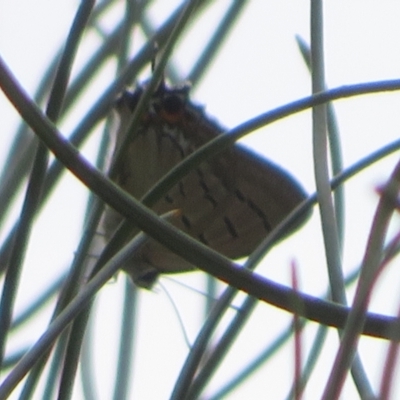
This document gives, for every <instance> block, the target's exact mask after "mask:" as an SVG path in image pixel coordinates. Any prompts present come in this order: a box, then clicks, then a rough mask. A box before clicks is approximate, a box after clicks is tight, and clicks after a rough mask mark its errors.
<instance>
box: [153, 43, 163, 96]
mask: <svg viewBox="0 0 400 400" xmlns="http://www.w3.org/2000/svg"><path fill="white" fill-rule="evenodd" d="M159 50H160V49H159V46H158V43H157V42H155V43H154V46H153V57H152V59H151V72H152V73H154V71H155V70H156V67H157V65H158V62H159V61H158V60H159V55H160V51H159ZM164 88H165V71H163V72H162V74H161V78H160V82H159V83H158V85H157V89H156V90H155V92H158V91H159V90H163V89H164Z"/></svg>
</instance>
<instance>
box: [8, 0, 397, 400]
mask: <svg viewBox="0 0 400 400" xmlns="http://www.w3.org/2000/svg"><path fill="white" fill-rule="evenodd" d="M155 3H162V2H160V1H157V2H155ZM165 3H168V8H169V7H170V5H172V4H173V3H179V2H173V1H169V2H165ZM165 3H164V5H165ZM215 3H216V6H215V9H214V10H213V12H212V13H209V15H207V16H206V17H205V18H204V20H203V21H202V23H201V24H198V26H196V27H194V29H193V30H192V31H191V34H190V37H188V38H187V39H185V40H184V42H183V44H182V45H181V47H180V48H178V49H177V50H176V52H175V55H176V56H177V58H176V59H177V60H179V61H178V63H177V66H178V67H179V68H180V69H181V73H182V76H183V77H184V76H185V74H186V73H187V72H188V71H189V70H190V67H191V65H192V62H193V60H194V59H195V58H196V56H197V54H198V50H199V47H200V46H201V44H202V43H203V42H204V41H205V39H204V35H207V34H208V29H206V30H205V25H204V21H207V25H208V24H212V21H216V20H217V19H215V15H217V14H218V13H219V12H221V11H220V10H224V9H225V8H226V5H229V4H230V2H229V1H225V0H222V1H215ZM77 5H78V2H76V1H74V2H73V1H66V0H58V1H56V2H55V1H52V0H36V1H34V2H32V1H27V0H3V1H1V2H0V54H1V56H2V57H3V59H4V60H5V61H6V63H7V64H8V65H9V67H10V68H11V69H12V70H13V72H14V74H15V75H16V76H17V78H18V79H19V81H20V82H21V84H22V85H23V86H24V88H25V89H26V90H27V91H28V92H29V93H33V92H34V89H35V88H36V85H37V83H38V80H39V78H40V76H41V73H42V70H43V68H44V65H46V64H47V62H48V61H49V60H50V59H51V57H52V56H53V53H54V51H55V50H56V49H57V48H58V46H59V45H60V44H61V40H62V39H63V38H64V37H65V35H66V32H67V31H68V29H69V26H70V23H71V20H72V17H73V15H74V12H75V9H76V7H77ZM324 6H325V9H324V12H325V21H324V22H325V29H326V32H325V45H326V47H325V49H326V53H325V65H326V80H327V86H328V87H330V88H332V87H336V86H341V85H344V84H351V83H360V82H367V81H372V80H383V79H394V78H398V76H399V72H400V51H399V43H400V25H399V20H400V3H398V2H396V1H389V0H387V1H384V2H376V1H363V2H361V1H353V2H344V1H336V2H325V4H324ZM166 8H167V7H166ZM166 12H167V13H168V11H166V10H164V9H162V8H161V7H155V8H154V13H153V15H154V21H163V20H164V18H165V15H166V14H165V13H166ZM214 13H215V14H214ZM106 25H107V21H105V22H104V27H105V28H106ZM295 35H300V36H301V37H302V38H303V39H305V40H306V41H307V42H309V2H307V1H303V0H300V1H299V0H296V1H294V0H292V1H280V2H276V1H262V0H253V1H250V2H249V4H248V5H247V7H246V10H245V11H244V13H243V14H242V16H241V18H240V19H239V21H238V23H237V25H236V26H235V27H234V29H233V31H232V33H231V35H230V37H229V39H228V40H227V41H226V43H225V45H224V47H223V49H222V50H221V52H220V54H219V56H218V57H217V58H216V59H215V61H213V64H212V65H211V66H210V68H209V70H208V73H207V74H206V76H205V77H204V79H203V81H202V82H201V84H200V85H199V86H198V87H197V88H196V90H195V91H194V92H193V93H192V98H193V100H194V101H195V102H197V103H200V104H203V105H205V107H206V112H207V113H208V114H209V115H210V116H212V117H214V118H216V119H217V120H218V121H219V122H220V123H221V124H223V125H225V126H226V127H228V128H232V127H235V126H236V125H237V124H239V123H241V122H244V121H246V120H248V119H250V118H252V117H254V116H256V115H258V114H260V113H262V112H265V111H267V110H269V109H273V108H275V107H277V106H280V105H283V104H285V103H288V102H290V101H292V100H295V99H298V98H301V97H304V96H306V95H308V94H309V93H310V90H311V89H310V88H311V82H310V76H309V73H308V71H307V69H306V67H305V65H304V62H303V60H302V58H301V56H300V53H299V51H298V49H297V45H296V41H295ZM93 40H95V38H93ZM83 48H84V49H85V48H86V49H90V41H87V42H86V43H85V45H84V46H83ZM84 55H85V53H84V50H83V51H82V53H81V54H79V55H78V59H77V65H79V62H80V60H81V59H83V58H84ZM147 76H148V74H147V75H145V76H144V78H146V77H147ZM110 79H112V74H111V73H107V71H105V72H104V74H102V76H101V77H99V79H98V81H97V82H96V87H94V88H92V89H91V92H90V93H89V94H88V96H87V99H84V101H82V106H81V108H78V110H77V112H76V114H75V115H74V116H73V117H71V118H70V119H69V120H68V121H66V122H65V123H64V124H63V125H62V126H61V131H62V132H63V133H64V134H65V135H68V134H69V133H70V132H71V130H72V129H73V127H74V126H75V123H76V120H77V118H79V116H80V115H82V113H84V112H85V107H89V106H90V104H91V102H93V99H95V98H96V96H98V95H99V94H100V93H102V92H103V90H104V88H105V87H107V85H108V84H109V83H110ZM85 102H86V103H85ZM399 109H400V93H396V92H394V93H391V94H379V95H373V96H363V97H356V98H351V99H348V100H342V101H339V102H336V103H335V110H336V113H337V118H338V124H339V128H340V132H341V138H342V141H343V143H342V146H343V158H344V165H345V166H349V165H351V164H352V163H354V162H356V161H357V160H359V159H360V158H362V157H364V156H366V155H367V154H369V153H370V152H371V151H373V150H375V149H377V148H379V147H381V146H383V145H385V144H387V143H389V142H391V141H393V140H395V139H396V138H398V135H399V115H400V114H399ZM310 115H311V113H310V112H303V113H301V114H298V115H295V116H292V117H290V118H287V119H285V120H283V121H280V122H279V123H275V124H273V125H270V126H268V127H267V128H265V129H262V130H259V131H257V132H256V133H253V134H252V135H250V136H249V137H247V138H246V139H245V140H243V142H244V143H245V144H246V145H248V146H250V147H253V148H254V149H255V150H257V151H258V152H260V153H262V154H264V155H265V156H267V157H268V158H270V159H273V160H274V161H275V162H277V163H279V164H280V165H282V166H283V167H284V168H286V169H288V170H289V171H291V173H292V174H294V175H295V176H296V177H297V179H298V180H299V181H300V182H301V183H302V184H303V185H304V187H305V188H306V189H307V191H309V192H310V193H311V192H313V191H314V186H315V185H314V176H313V164H312V147H311V145H312V144H311V139H312V133H311V118H310ZM0 116H1V126H2V139H1V140H2V146H0V161H1V160H3V159H4V157H5V155H6V153H7V151H8V145H9V143H10V142H11V138H12V134H13V132H14V129H15V127H16V126H17V121H18V116H17V114H16V113H15V112H14V110H13V108H12V107H11V106H10V105H9V104H8V102H7V100H6V99H5V98H4V96H3V95H2V94H0ZM95 142H96V140H92V141H91V142H90V143H88V145H87V146H86V147H85V151H84V152H85V154H86V155H87V156H88V157H92V158H93V156H94V150H95V147H94V144H95ZM397 159H398V154H395V155H394V156H391V157H389V158H388V159H387V160H385V161H383V162H381V163H379V165H377V166H375V167H373V168H371V169H369V170H368V171H367V172H363V173H362V174H360V175H359V176H358V177H357V178H356V179H352V180H351V181H350V182H349V183H348V184H347V185H346V200H347V201H346V224H347V230H346V237H345V248H344V258H343V268H344V271H345V273H349V272H350V271H353V270H354V269H355V268H356V267H357V266H358V265H359V263H360V261H361V259H362V256H363V253H364V250H365V243H366V240H367V235H368V232H369V228H370V225H371V221H372V217H373V212H374V209H375V206H376V203H377V200H378V196H377V194H376V193H375V188H376V187H377V186H378V185H381V184H383V183H384V182H385V181H386V180H387V178H388V176H389V175H390V173H391V171H392V167H393V166H394V163H395V162H396V161H397ZM85 193H86V192H85V190H84V188H83V186H82V185H81V184H80V183H79V182H78V181H77V180H76V179H75V178H73V177H72V176H71V175H70V174H68V175H66V176H65V178H64V181H63V184H62V185H60V186H59V187H58V189H57V190H56V192H55V193H54V195H53V197H52V198H51V201H50V202H49V204H48V206H47V207H46V210H45V212H43V214H42V216H41V217H40V219H39V221H38V223H37V225H36V226H35V229H34V231H33V234H32V242H31V245H30V248H29V252H28V255H27V260H26V263H27V265H29V266H30V267H29V268H27V269H26V271H24V275H23V278H22V282H21V285H22V286H21V287H22V289H21V295H20V297H19V298H18V303H17V310H21V309H23V308H24V306H25V305H26V304H29V302H30V301H31V299H32V298H34V297H35V296H36V295H37V294H38V293H39V292H40V290H41V289H42V288H43V287H45V285H46V282H47V281H48V280H49V279H50V278H51V277H56V276H58V274H59V271H60V270H59V268H65V267H66V266H67V265H68V264H69V263H70V262H71V260H72V258H73V253H74V250H75V249H76V247H77V243H78V239H79V238H78V236H77V235H78V234H79V232H80V224H79V223H76V221H79V218H81V215H82V204H83V201H84V198H85V197H84V196H85ZM18 207H19V205H17V206H16V210H17V211H18V210H19V209H18ZM13 218H15V216H12V215H11V216H10V221H13ZM60 227H62V229H60ZM393 227H394V229H396V228H397V229H398V220H397V221H395V222H394V224H393ZM0 234H1V237H4V235H5V232H0ZM44 245H46V246H48V247H50V248H52V249H53V251H54V254H52V256H46V257H43V251H42V250H41V249H43V246H44ZM322 249H323V247H322V238H321V234H320V228H319V218H318V212H315V213H314V216H313V219H312V220H311V221H310V222H309V223H308V224H307V226H305V227H304V229H303V230H302V231H301V232H299V233H296V234H295V235H294V236H293V237H291V238H290V239H288V240H287V241H285V242H284V243H282V244H280V245H279V248H277V249H275V250H274V251H272V252H271V254H269V255H268V256H267V257H266V259H265V262H264V263H263V265H262V266H260V268H259V269H258V270H257V271H258V272H259V273H260V274H263V275H265V276H267V277H268V278H269V279H273V280H276V281H277V282H281V283H284V284H287V285H290V262H291V261H292V260H293V259H295V260H296V262H297V264H298V266H299V271H300V285H301V290H303V291H304V292H306V293H309V294H313V295H321V294H323V293H324V292H325V288H326V282H327V278H326V277H327V274H326V269H325V267H324V266H325V259H324V254H323V250H322ZM47 251H48V249H47V250H46V254H47ZM395 264H396V263H393V265H391V266H390V267H389V269H388V271H386V272H385V273H384V275H383V276H382V278H381V279H380V281H379V283H378V288H377V290H378V291H377V293H376V294H375V295H374V296H373V303H372V305H371V310H373V311H376V312H382V313H385V314H393V313H395V312H396V311H397V307H398V304H399V300H400V299H399V295H398V293H399V291H398V287H399V282H400V280H399V278H400V273H399V271H398V270H399V269H398V266H396V265H395ZM38 271H39V272H38ZM176 279H177V280H179V281H181V282H184V283H185V284H188V285H190V286H191V287H195V288H199V289H200V290H203V279H202V275H201V274H200V273H191V274H182V275H179V276H177V277H176ZM161 282H162V284H163V285H165V286H166V287H167V288H168V291H169V292H170V294H171V296H172V297H173V298H174V301H175V303H176V304H177V307H178V309H179V312H180V314H181V317H182V319H183V321H184V325H185V329H186V330H187V332H188V335H189V339H190V340H192V341H193V340H194V338H195V336H196V333H197V331H198V329H199V327H200V326H201V317H202V314H201V304H202V298H201V295H199V294H198V293H197V292H192V291H191V290H189V289H185V288H181V287H180V286H179V285H176V284H175V283H174V282H171V281H170V280H169V279H166V278H163V279H162V280H161ZM122 286H123V280H122V279H118V280H117V282H114V283H110V284H109V285H107V286H106V287H105V288H104V289H103V291H102V295H101V296H100V302H99V304H98V310H99V312H100V313H101V319H100V321H99V325H97V329H98V332H100V335H98V338H97V340H99V344H98V346H99V347H98V349H100V346H101V354H99V357H98V359H97V360H98V364H97V368H96V373H97V374H98V377H99V380H98V384H99V388H101V389H102V390H104V392H103V394H102V396H101V397H100V398H101V399H108V398H109V396H110V395H109V392H108V390H110V388H109V385H111V383H110V379H109V376H107V374H109V372H110V368H109V364H110V362H112V361H110V360H113V358H114V355H113V354H114V351H116V348H117V343H116V342H115V339H114V336H113V334H114V332H113V329H112V327H114V326H117V325H118V320H117V319H116V318H117V317H116V313H115V307H118V309H119V308H120V307H121V306H120V304H119V303H118V300H120V299H119V297H120V293H121V288H122ZM350 293H352V290H350V291H349V294H350ZM140 317H141V322H140V331H139V337H138V341H137V343H138V345H137V347H136V351H137V357H138V360H139V361H138V362H137V364H136V367H135V371H134V374H135V375H134V381H133V382H134V390H133V395H132V397H131V398H132V399H133V398H136V399H150V398H152V399H156V398H157V399H164V398H168V395H169V393H170V391H171V388H172V385H173V383H174V379H175V378H176V376H177V373H178V372H179V370H180V367H181V365H182V363H183V361H184V360H185V356H186V353H187V345H186V344H185V341H184V338H183V333H182V330H181V327H180V325H179V322H178V318H177V317H176V314H175V311H174V309H173V307H172V306H171V304H170V302H169V300H168V299H167V296H166V295H165V293H164V292H163V291H162V290H161V289H160V288H156V290H155V292H146V291H143V292H142V293H141V298H140ZM288 322H289V318H288V315H287V314H286V313H284V312H281V311H280V310H277V309H275V308H272V307H270V306H268V305H265V304H260V305H259V306H258V307H257V310H256V312H255V314H254V316H253V317H252V318H251V320H250V321H249V323H248V324H247V325H246V327H245V329H244V331H243V332H242V334H241V335H240V337H239V339H238V340H237V342H236V344H235V346H234V349H233V350H232V351H231V353H230V354H229V355H228V357H227V358H226V360H225V361H224V363H223V364H222V366H221V370H220V372H219V373H218V374H217V375H216V377H215V378H214V379H213V381H212V384H211V385H210V390H209V391H208V392H209V393H212V392H213V391H214V389H216V388H218V387H219V385H220V384H221V382H224V381H225V380H226V379H227V377H229V376H230V375H231V374H232V373H234V371H237V370H238V369H239V368H240V366H241V365H242V364H243V363H244V362H245V361H247V359H250V358H251V357H252V356H254V355H256V354H257V353H258V352H259V351H260V349H261V348H263V347H264V346H265V345H266V344H267V343H268V342H269V341H271V340H272V338H275V337H276V335H277V334H278V333H279V332H280V331H281V329H282V328H283V327H285V326H286V324H287V323H288ZM45 323H46V316H44V318H43V324H45ZM44 326H45V325H40V324H38V325H37V326H35V327H33V328H32V329H31V330H30V332H29V333H30V335H31V338H32V337H33V335H34V334H36V335H39V334H40V332H41V331H42V329H43V328H44ZM314 331H315V326H314V327H313V325H310V328H309V330H308V331H307V334H306V335H305V338H304V346H305V350H308V349H309V348H310V346H311V345H312V343H311V340H312V338H313V335H312V333H313V332H314ZM99 336H101V341H100V338H99ZM20 341H21V342H19V343H30V340H28V339H27V338H26V337H24V336H23V335H21V338H20ZM19 343H16V344H15V347H16V348H18V345H19ZM337 343H338V339H337V334H336V332H334V331H333V330H332V331H331V333H330V335H329V339H328V342H327V343H326V345H325V350H324V352H323V354H322V356H321V362H320V364H319V366H318V368H317V371H316V372H315V373H314V376H313V378H312V380H311V382H310V383H309V386H308V388H309V389H307V391H306V394H305V397H304V398H305V399H315V398H319V396H320V394H321V392H322V390H323V387H324V385H325V383H326V379H327V377H328V373H329V370H330V367H331V364H332V360H333V357H334V355H335V351H336V349H337ZM385 349H386V346H385V345H382V341H379V340H376V339H362V340H361V343H360V353H361V355H362V359H363V361H365V366H366V369H367V372H368V374H369V377H370V379H371V382H372V384H373V385H376V387H379V382H380V379H381V372H382V365H383V362H384V357H385V356H386V353H385V352H384V350H385ZM292 360H293V346H292V345H289V346H286V348H285V349H284V350H281V354H280V356H279V357H277V358H276V359H274V361H273V362H271V364H270V365H268V366H266V367H265V368H263V369H261V370H260V371H259V372H258V373H256V374H254V376H253V377H252V379H250V380H249V382H248V383H247V384H244V385H243V386H241V387H240V389H239V390H237V392H236V393H235V394H234V395H230V397H229V399H234V400H236V399H242V398H245V397H246V396H247V398H271V399H283V398H285V396H286V395H287V391H288V388H289V387H290V383H291V382H292V379H293V372H292V370H293V366H292V364H293V362H292ZM111 371H113V369H112V368H111ZM397 377H398V378H399V375H397ZM278 379H279V384H278V385H276V382H277V380H278ZM80 396H81V394H80V388H79V387H77V389H76V394H75V395H74V399H80V398H81V397H80ZM355 396H356V394H355V392H354V388H353V386H352V384H351V383H348V384H347V385H346V388H345V391H344V394H343V398H357V397H355Z"/></svg>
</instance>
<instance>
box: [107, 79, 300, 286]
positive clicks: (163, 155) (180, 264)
mask: <svg viewBox="0 0 400 400" xmlns="http://www.w3.org/2000/svg"><path fill="white" fill-rule="evenodd" d="M142 92H143V89H142V88H141V87H139V88H138V89H136V90H135V91H134V92H133V93H132V92H125V93H124V94H123V95H122V96H121V98H120V99H119V101H118V104H117V111H118V114H119V117H120V127H119V131H118V132H117V137H116V147H117V148H118V146H119V145H121V143H120V141H121V140H122V139H121V137H122V134H121V132H123V131H124V129H126V126H125V125H124V124H126V121H127V120H128V119H129V116H130V115H131V113H132V112H133V111H134V109H135V106H136V105H137V102H138V100H139V98H140V95H141V93H142ZM188 92H189V89H188V87H187V86H179V87H172V88H169V87H167V86H166V85H165V84H164V83H163V84H161V85H160V87H159V88H158V89H157V91H156V92H155V93H154V95H153V98H152V99H151V101H150V104H149V105H148V107H147V109H146V111H145V112H144V115H143V116H142V122H141V124H140V126H139V128H138V130H137V132H135V133H134V135H132V140H130V139H129V138H128V140H127V142H125V144H124V148H123V150H122V152H121V153H119V154H120V156H119V159H118V160H116V162H117V168H115V170H114V171H115V174H114V175H113V176H112V179H113V180H114V181H115V182H116V183H117V184H118V185H120V186H121V187H122V188H123V189H124V190H126V191H127V192H128V193H130V194H131V195H132V196H134V197H135V198H137V199H140V198H141V197H142V196H143V195H144V194H145V193H146V192H147V191H148V190H149V189H150V188H151V187H152V186H153V185H154V184H155V183H156V182H158V181H159V180H160V179H161V178H162V177H163V176H164V175H165V174H166V173H167V172H168V171H169V170H170V169H171V168H173V167H174V166H175V165H177V164H179V163H180V162H181V161H182V160H183V159H185V158H186V157H187V156H188V155H190V154H191V153H193V152H194V151H195V150H196V149H197V148H199V147H200V146H202V145H204V144H205V143H207V142H209V141H210V140H212V139H214V138H215V137H216V136H217V135H220V134H222V133H223V131H224V129H222V128H221V127H220V126H219V125H218V124H217V123H216V122H215V121H213V120H211V119H210V118H209V117H208V116H207V115H206V114H205V113H204V110H203V109H202V108H201V107H199V106H196V105H194V104H193V103H191V102H190V100H189V98H188ZM128 135H130V133H128ZM305 198H306V194H305V192H304V190H303V189H302V188H301V187H300V185H299V184H298V183H297V182H296V181H295V180H294V179H293V178H292V177H291V176H290V175H289V174H288V173H287V172H286V171H284V170H283V169H281V168H280V167H278V166H277V165H275V164H273V163H272V162H270V161H268V160H266V159H263V158H261V157H260V156H258V155H256V154H255V153H253V152H252V151H250V150H248V149H246V148H245V147H243V146H241V145H238V144H236V145H234V146H232V147H231V148H229V149H228V150H224V151H223V152H221V153H219V154H218V155H216V156H215V157H213V158H212V159H210V160H207V161H205V162H203V163H202V164H201V165H199V166H198V167H197V168H195V169H194V170H192V171H190V172H189V173H188V174H187V175H186V176H185V177H184V178H183V179H181V181H179V182H178V184H176V185H175V186H174V187H173V188H172V189H171V190H170V191H168V193H166V194H165V195H164V197H163V198H161V199H160V200H159V201H158V202H157V203H156V204H155V205H154V207H153V210H154V211H155V212H156V213H157V214H159V215H162V214H164V213H166V212H168V211H171V210H179V211H180V212H179V215H177V216H176V217H174V218H173V219H172V221H171V223H172V224H173V225H175V226H176V227H177V228H179V229H181V230H182V231H184V232H185V233H187V234H189V235H190V236H192V237H194V238H195V239H197V240H199V241H201V242H202V243H204V244H206V245H207V246H209V247H211V248H213V249H214V250H217V251H219V252H221V253H222V254H224V255H225V256H227V257H229V258H232V259H237V258H242V257H246V256H248V255H249V254H250V253H251V252H252V251H253V250H254V249H255V248H256V247H257V245H258V244H260V242H261V241H262V240H263V239H264V238H265V237H266V236H267V235H268V233H269V232H270V231H271V230H272V229H273V228H274V227H275V226H276V225H277V224H279V223H280V222H281V221H282V220H283V219H284V218H285V217H286V216H287V215H288V214H289V213H290V212H291V211H292V210H293V209H294V208H295V207H296V206H297V205H298V204H299V203H301V202H302V201H303V200H304V199H305ZM121 220H122V217H121V216H120V215H119V214H118V213H117V212H116V211H114V210H112V209H110V208H108V209H107V211H106V214H105V218H104V229H105V232H106V235H107V236H110V235H111V234H112V233H113V232H114V231H115V229H116V227H117V226H118V224H119V223H120V222H121ZM300 222H302V221H300ZM193 268H195V266H193V265H191V264H189V263H188V262H186V261H185V260H183V259H182V258H181V257H179V256H177V255H176V254H174V253H172V252H170V251H169V250H167V249H166V248H165V247H164V246H162V245H161V244H159V243H157V242H156V241H154V240H152V239H150V240H148V242H147V243H146V244H145V245H143V246H142V248H141V249H140V251H139V252H138V254H136V255H135V256H134V257H133V258H132V261H131V262H130V263H129V265H127V266H124V269H125V270H126V271H127V272H128V273H129V274H130V275H131V277H132V279H133V280H134V281H135V282H136V283H137V284H138V285H139V286H145V287H151V286H152V284H153V283H154V277H156V276H157V275H158V274H159V273H172V272H183V271H188V270H191V269H193ZM145 276H150V277H151V278H150V282H147V280H145V279H142V277H145Z"/></svg>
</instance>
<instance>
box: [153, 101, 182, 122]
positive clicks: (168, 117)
mask: <svg viewBox="0 0 400 400" xmlns="http://www.w3.org/2000/svg"><path fill="white" fill-rule="evenodd" d="M184 108H185V101H184V99H183V98H182V96H180V95H178V94H169V95H167V96H165V97H164V98H163V99H162V102H161V104H160V110H159V115H160V116H161V117H162V118H163V119H164V120H165V121H167V122H170V123H174V122H177V121H179V120H180V119H181V117H182V114H183V111H184Z"/></svg>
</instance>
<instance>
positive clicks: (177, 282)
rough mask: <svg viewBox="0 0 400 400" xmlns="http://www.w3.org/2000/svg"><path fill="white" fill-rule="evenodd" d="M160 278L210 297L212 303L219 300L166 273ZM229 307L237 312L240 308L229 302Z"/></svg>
mask: <svg viewBox="0 0 400 400" xmlns="http://www.w3.org/2000/svg"><path fill="white" fill-rule="evenodd" d="M162 278H163V279H168V280H169V281H170V282H173V283H175V284H176V285H179V286H181V287H183V288H185V289H188V290H190V291H191V292H195V293H198V294H199V295H201V296H203V297H206V298H207V299H211V300H212V301H214V303H216V302H217V301H218V300H219V299H218V298H217V297H213V296H210V295H209V294H207V293H205V292H204V291H202V290H199V289H196V288H194V287H193V286H189V285H186V284H185V283H183V282H181V281H178V280H177V279H174V278H171V277H170V276H168V275H163V277H162ZM229 308H230V309H232V310H235V311H238V312H239V311H241V310H240V307H237V306H235V305H233V304H231V305H230V306H229Z"/></svg>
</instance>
